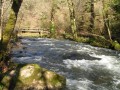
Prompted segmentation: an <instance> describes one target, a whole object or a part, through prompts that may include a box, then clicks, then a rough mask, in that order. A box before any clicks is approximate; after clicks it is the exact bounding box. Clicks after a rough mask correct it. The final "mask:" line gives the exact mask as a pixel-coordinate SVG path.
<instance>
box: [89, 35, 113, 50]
mask: <svg viewBox="0 0 120 90" xmlns="http://www.w3.org/2000/svg"><path fill="white" fill-rule="evenodd" d="M89 43H90V44H91V45H93V46H97V47H103V48H109V46H110V45H111V43H110V42H109V41H108V40H106V39H105V38H104V37H93V38H91V39H90V40H89Z"/></svg>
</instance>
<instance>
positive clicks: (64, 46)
mask: <svg viewBox="0 0 120 90" xmlns="http://www.w3.org/2000/svg"><path fill="white" fill-rule="evenodd" d="M21 43H22V48H18V49H14V50H13V51H12V60H13V61H14V62H17V63H37V64H39V65H40V66H42V67H44V68H47V69H49V70H52V71H55V72H57V73H59V74H61V75H63V76H65V77H66V79H67V86H66V89H65V90H120V52H118V51H114V50H110V49H104V48H98V47H93V46H90V45H87V44H83V43H77V42H73V41H69V40H55V39H48V38H25V39H21Z"/></svg>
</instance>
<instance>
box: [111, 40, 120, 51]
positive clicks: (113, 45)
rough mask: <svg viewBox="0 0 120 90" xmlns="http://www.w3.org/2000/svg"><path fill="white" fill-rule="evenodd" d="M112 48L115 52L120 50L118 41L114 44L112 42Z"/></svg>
mask: <svg viewBox="0 0 120 90" xmlns="http://www.w3.org/2000/svg"><path fill="white" fill-rule="evenodd" d="M112 47H113V48H114V49H115V50H120V44H119V43H118V42H117V41H113V42H112Z"/></svg>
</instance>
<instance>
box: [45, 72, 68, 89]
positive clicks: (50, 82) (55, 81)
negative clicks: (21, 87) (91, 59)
mask: <svg viewBox="0 0 120 90" xmlns="http://www.w3.org/2000/svg"><path fill="white" fill-rule="evenodd" d="M44 77H45V80H46V82H47V87H48V88H51V89H53V88H62V86H65V84H66V79H65V78H64V77H62V76H60V75H58V74H55V73H54V72H51V71H46V72H45V73H44Z"/></svg>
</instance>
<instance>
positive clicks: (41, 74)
mask: <svg viewBox="0 0 120 90" xmlns="http://www.w3.org/2000/svg"><path fill="white" fill-rule="evenodd" d="M2 84H4V86H5V87H4V89H5V90H9V89H10V90H61V89H62V88H64V87H65V85H66V79H65V78H64V77H63V76H60V75H58V74H56V73H55V72H52V71H49V70H47V69H44V68H41V67H40V66H39V65H37V64H27V65H22V66H20V67H19V68H18V69H17V70H16V71H15V74H14V75H12V76H11V75H7V76H5V77H4V78H3V80H2ZM4 89H3V90H4Z"/></svg>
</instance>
